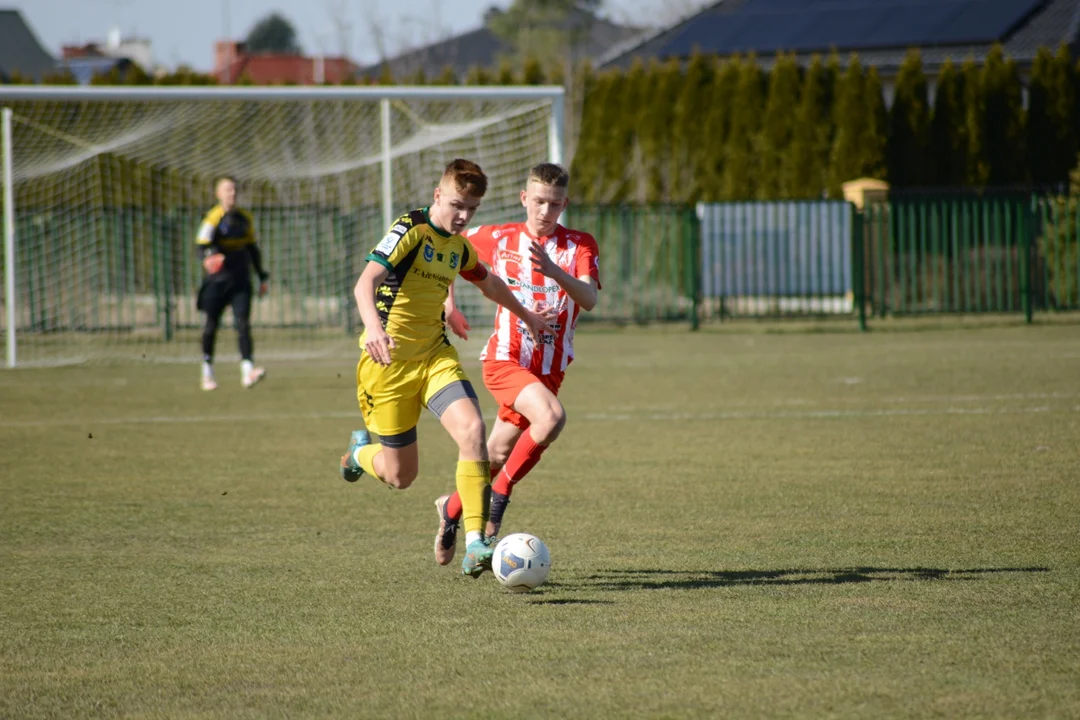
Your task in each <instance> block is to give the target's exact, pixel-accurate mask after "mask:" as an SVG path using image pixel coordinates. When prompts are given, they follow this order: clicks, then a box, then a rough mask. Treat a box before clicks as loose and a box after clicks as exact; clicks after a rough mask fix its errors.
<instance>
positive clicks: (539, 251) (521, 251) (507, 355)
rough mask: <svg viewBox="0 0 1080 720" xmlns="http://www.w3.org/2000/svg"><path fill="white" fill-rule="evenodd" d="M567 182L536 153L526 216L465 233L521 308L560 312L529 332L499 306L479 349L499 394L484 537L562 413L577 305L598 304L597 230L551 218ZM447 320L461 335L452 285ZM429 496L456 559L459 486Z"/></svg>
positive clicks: (487, 381) (495, 528)
mask: <svg viewBox="0 0 1080 720" xmlns="http://www.w3.org/2000/svg"><path fill="white" fill-rule="evenodd" d="M569 185H570V175H569V173H568V172H567V171H566V169H565V168H563V167H562V166H560V165H556V164H554V163H541V164H540V165H537V166H535V167H533V168H532V169H531V170H530V171H529V177H528V181H527V182H526V185H525V189H524V190H522V191H521V204H522V205H524V206H525V213H526V220H525V222H517V223H509V224H506V225H482V226H480V227H476V228H473V229H471V230H469V231H467V232H466V233H465V235H466V237H468V238H469V241H470V242H471V243H472V244H473V246H474V247H475V248H476V251H477V254H478V256H479V258H480V259H481V260H482V261H483V262H484V263H486V264H487V265H488V266H490V267H491V271H492V272H494V273H495V274H496V275H498V276H499V277H501V278H502V279H503V280H504V281H505V282H506V284H507V285H508V286H509V287H510V289H511V290H512V291H513V292H514V294H515V295H516V296H517V297H518V300H520V301H521V304H522V305H523V306H524V307H525V308H526V309H529V310H532V311H533V312H543V311H544V310H548V309H554V310H555V311H556V312H557V313H558V316H557V318H556V320H555V321H554V323H553V324H552V326H551V328H550V330H549V332H547V333H545V334H543V335H541V336H540V337H539V338H538V341H534V340H533V339H532V337H531V336H530V335H529V334H528V332H526V331H525V330H524V329H523V326H522V325H521V323H520V321H518V319H517V318H516V317H514V316H513V315H511V314H510V313H508V312H506V311H505V310H504V309H503V308H499V309H498V311H497V313H496V315H495V330H494V332H493V333H492V334H491V338H490V339H489V340H488V342H487V345H486V346H485V347H484V350H483V352H482V353H481V355H480V360H481V361H482V363H483V377H484V385H485V386H486V387H487V389H488V390H489V391H490V392H491V394H492V396H494V398H495V400H496V402H498V403H499V414H498V418H497V420H496V421H495V425H494V427H492V429H491V433H490V434H489V435H488V440H487V445H488V454H489V455H490V457H491V472H492V478H493V480H492V485H491V506H490V515H489V518H488V522H487V527H486V528H485V531H486V532H485V534H486V536H488V537H492V536H495V535H497V534H498V532H499V528H500V526H501V525H502V520H503V514H504V513H505V511H506V506H507V504H508V503H509V500H510V494H511V493H512V492H513V489H514V485H515V484H517V483H518V482H519V481H520V480H521V479H522V478H523V477H525V475H526V474H528V472H529V471H530V470H532V469H533V467H535V466H536V464H537V463H538V462H539V461H540V457H541V455H543V453H544V451H545V450H546V449H547V447H548V446H549V445H551V443H552V442H554V441H555V439H556V438H557V437H558V436H559V433H560V432H561V431H562V429H563V426H564V425H565V423H566V410H565V409H564V408H563V406H562V403H561V402H559V398H558V393H559V387H560V386H561V385H562V381H563V375H564V373H565V372H566V368H567V366H568V365H569V364H570V362H571V361H572V360H573V359H574V328H575V327H576V325H577V320H578V316H579V314H580V313H581V311H582V310H586V311H589V310H592V309H593V308H594V307H595V306H596V300H597V295H598V292H599V290H600V264H599V255H600V253H599V249H598V248H597V245H596V240H595V239H594V238H593V236H592V235H590V234H589V233H586V232H580V231H577V230H571V229H569V228H565V227H563V226H562V225H560V224H559V216H560V215H561V214H562V212H563V211H564V210H565V209H566V206H567V205H568V204H569V198H568V197H567V192H568V189H569ZM446 322H447V325H449V326H450V329H451V330H452V331H453V332H454V334H455V335H458V336H459V337H461V338H463V339H467V335H468V330H469V329H470V328H469V324H468V321H467V320H466V319H465V316H464V315H463V314H462V313H461V312H460V311H459V310H457V308H456V307H455V306H454V296H453V292H451V294H450V296H449V297H448V298H447V301H446ZM435 506H436V508H437V509H438V512H439V531H438V533H437V534H436V537H435V559H436V561H437V562H438V563H439V564H440V565H448V564H449V563H450V562H451V561H452V560H453V559H454V550H455V545H456V540H457V529H458V521H459V519H460V517H461V500H460V498H458V496H457V493H454V494H453V495H444V496H442V497H440V498H439V499H438V500H436V501H435Z"/></svg>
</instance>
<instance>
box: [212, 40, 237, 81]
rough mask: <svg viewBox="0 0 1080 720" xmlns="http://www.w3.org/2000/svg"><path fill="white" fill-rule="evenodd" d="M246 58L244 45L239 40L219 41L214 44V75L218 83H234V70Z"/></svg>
mask: <svg viewBox="0 0 1080 720" xmlns="http://www.w3.org/2000/svg"><path fill="white" fill-rule="evenodd" d="M243 57H244V43H242V42H240V41H239V40H218V41H217V42H215V43H214V75H215V76H216V77H217V79H218V82H221V83H233V82H236V78H234V77H232V72H231V71H232V68H233V66H234V65H235V64H236V63H237V61H239V60H241V59H242V58H243Z"/></svg>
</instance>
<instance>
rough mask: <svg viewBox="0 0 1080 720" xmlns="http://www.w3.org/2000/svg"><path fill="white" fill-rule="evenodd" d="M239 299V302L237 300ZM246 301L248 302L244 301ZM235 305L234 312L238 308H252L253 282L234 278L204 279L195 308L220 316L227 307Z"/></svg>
mask: <svg viewBox="0 0 1080 720" xmlns="http://www.w3.org/2000/svg"><path fill="white" fill-rule="evenodd" d="M237 301H239V302H237ZM244 301H246V302H244ZM229 305H232V306H233V313H236V311H237V309H238V308H240V309H241V310H242V308H244V307H246V308H248V309H249V310H250V308H251V283H238V282H235V281H232V280H226V281H222V280H211V279H209V278H208V279H206V280H203V284H202V286H201V287H200V288H199V295H198V298H197V299H196V300H195V309H196V310H199V311H201V312H204V313H206V314H207V315H214V316H220V315H221V313H223V312H225V308H227V307H228V306H229Z"/></svg>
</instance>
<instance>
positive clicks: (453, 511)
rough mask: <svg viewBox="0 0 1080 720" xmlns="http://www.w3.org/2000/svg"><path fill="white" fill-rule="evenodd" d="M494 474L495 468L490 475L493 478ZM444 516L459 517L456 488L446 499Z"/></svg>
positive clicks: (455, 518) (458, 497)
mask: <svg viewBox="0 0 1080 720" xmlns="http://www.w3.org/2000/svg"><path fill="white" fill-rule="evenodd" d="M496 474H498V471H497V470H492V471H491V477H493V478H494V477H495V475H496ZM446 516H447V517H448V518H450V519H451V520H460V519H461V496H460V495H458V494H457V490H455V491H454V494H453V495H451V496H450V499H449V500H447V501H446Z"/></svg>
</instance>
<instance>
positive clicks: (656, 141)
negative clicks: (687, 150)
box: [636, 58, 682, 203]
mask: <svg viewBox="0 0 1080 720" xmlns="http://www.w3.org/2000/svg"><path fill="white" fill-rule="evenodd" d="M681 85H682V70H681V68H680V67H679V61H678V60H676V59H674V58H672V59H671V60H668V61H667V62H665V63H664V64H662V65H661V64H658V63H651V64H650V67H649V82H648V84H647V87H648V94H647V95H646V96H645V97H643V98H642V99H641V101H640V105H639V106H638V109H639V111H640V116H639V117H640V120H639V122H638V147H639V149H640V152H641V169H642V172H641V173H640V174H638V176H637V181H638V182H639V183H642V187H640V189H639V192H638V193H636V197H637V199H639V201H643V202H648V203H656V202H670V201H672V200H673V199H674V198H673V197H672V195H671V178H672V175H673V172H674V168H673V167H672V163H671V157H672V154H673V153H672V146H673V145H674V143H675V142H676V139H675V138H674V137H673V136H672V126H673V125H674V122H675V103H676V100H677V98H678V94H679V87H680V86H681Z"/></svg>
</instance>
